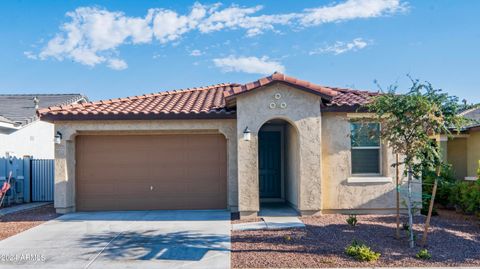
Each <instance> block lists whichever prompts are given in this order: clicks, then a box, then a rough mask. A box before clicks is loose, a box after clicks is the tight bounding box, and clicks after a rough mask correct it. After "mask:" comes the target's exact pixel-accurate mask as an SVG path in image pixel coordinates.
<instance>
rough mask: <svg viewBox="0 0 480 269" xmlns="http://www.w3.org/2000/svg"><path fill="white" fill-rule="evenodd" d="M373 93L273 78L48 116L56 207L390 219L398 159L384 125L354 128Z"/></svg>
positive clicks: (57, 109) (131, 99)
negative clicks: (283, 211) (285, 207)
mask: <svg viewBox="0 0 480 269" xmlns="http://www.w3.org/2000/svg"><path fill="white" fill-rule="evenodd" d="M373 95H376V93H372V92H366V91H357V90H349V89H340V88H331V87H324V86H319V85H315V84H313V83H309V82H306V81H302V80H298V79H295V78H292V77H288V76H285V75H283V74H280V73H275V74H273V75H272V76H269V77H265V78H262V79H259V80H258V81H255V82H252V83H248V84H244V85H242V84H218V85H213V86H208V87H200V88H191V89H185V90H177V91H168V92H160V93H155V94H146V95H142V96H134V97H128V98H119V99H111V100H106V101H99V102H91V103H83V104H77V105H71V106H64V107H50V108H48V109H42V110H40V111H39V114H40V115H41V118H42V119H43V120H45V121H48V122H53V123H55V126H56V131H58V132H60V133H61V134H62V137H63V139H62V141H61V143H60V144H57V145H56V147H55V158H56V161H55V163H56V166H57V169H56V171H55V172H56V175H55V177H56V178H55V207H56V209H57V211H58V212H71V211H75V210H78V211H89V210H150V209H229V210H231V211H233V212H237V211H239V212H240V216H241V217H252V216H256V214H257V212H258V211H259V210H260V209H261V207H262V204H263V203H262V202H269V201H270V202H275V201H279V202H280V201H285V202H287V203H289V204H290V205H291V206H292V207H293V208H295V209H296V210H297V211H298V212H299V213H301V214H302V215H311V214H317V213H332V212H358V213H361V212H381V213H387V212H392V211H393V209H394V208H395V197H396V191H395V190H396V185H395V178H394V177H395V169H394V168H392V166H391V164H393V163H394V162H395V157H394V155H393V154H392V152H391V149H389V148H387V147H385V146H384V145H382V144H381V143H380V142H379V139H378V135H379V126H378V124H376V123H374V122H372V123H370V124H368V128H361V129H360V128H359V124H358V123H356V122H355V119H358V117H364V116H368V114H366V113H359V112H358V111H359V110H358V109H359V108H360V107H361V106H362V105H363V104H365V103H366V102H367V101H368V100H369V98H370V97H371V96H373ZM352 134H353V136H352ZM58 168H60V169H58ZM415 185H419V184H415ZM415 192H416V193H415V195H416V196H418V197H420V192H421V190H420V189H419V188H416V189H415Z"/></svg>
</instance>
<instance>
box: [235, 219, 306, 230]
mask: <svg viewBox="0 0 480 269" xmlns="http://www.w3.org/2000/svg"><path fill="white" fill-rule="evenodd" d="M293 228H305V224H304V223H303V222H302V221H301V220H300V219H299V218H297V217H263V218H262V221H258V222H245V223H235V224H232V230H233V231H255V230H282V229H293Z"/></svg>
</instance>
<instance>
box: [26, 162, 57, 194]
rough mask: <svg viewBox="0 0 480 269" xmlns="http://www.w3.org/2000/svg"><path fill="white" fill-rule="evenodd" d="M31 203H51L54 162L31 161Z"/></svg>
mask: <svg viewBox="0 0 480 269" xmlns="http://www.w3.org/2000/svg"><path fill="white" fill-rule="evenodd" d="M31 169H32V202H49V201H53V188H54V174H55V170H54V160H51V159H33V160H32V165H31Z"/></svg>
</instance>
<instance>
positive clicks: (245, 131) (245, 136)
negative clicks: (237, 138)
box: [243, 126, 252, 141]
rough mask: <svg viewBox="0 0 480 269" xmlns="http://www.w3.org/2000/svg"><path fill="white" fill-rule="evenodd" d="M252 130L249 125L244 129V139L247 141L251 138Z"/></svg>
mask: <svg viewBox="0 0 480 269" xmlns="http://www.w3.org/2000/svg"><path fill="white" fill-rule="evenodd" d="M251 138H252V137H251V131H250V129H248V126H247V127H245V130H243V140H245V141H250V139H251Z"/></svg>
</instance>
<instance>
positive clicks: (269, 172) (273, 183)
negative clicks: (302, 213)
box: [258, 118, 300, 210]
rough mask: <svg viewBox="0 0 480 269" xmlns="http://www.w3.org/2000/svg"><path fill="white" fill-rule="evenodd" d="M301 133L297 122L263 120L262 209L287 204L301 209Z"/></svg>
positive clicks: (260, 150) (260, 133) (260, 153)
mask: <svg viewBox="0 0 480 269" xmlns="http://www.w3.org/2000/svg"><path fill="white" fill-rule="evenodd" d="M299 157H300V153H299V136H298V131H297V128H296V127H295V125H294V123H291V122H289V121H288V120H285V119H281V118H274V119H270V120H268V121H266V122H264V123H263V124H262V125H261V127H260V128H259V131H258V178H259V190H258V191H259V199H260V201H259V203H260V208H262V207H263V206H268V205H269V204H271V203H276V204H278V203H282V204H283V203H284V204H286V205H289V206H292V207H293V208H295V209H296V210H298V190H299V179H300V177H299V170H298V168H299Z"/></svg>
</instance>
